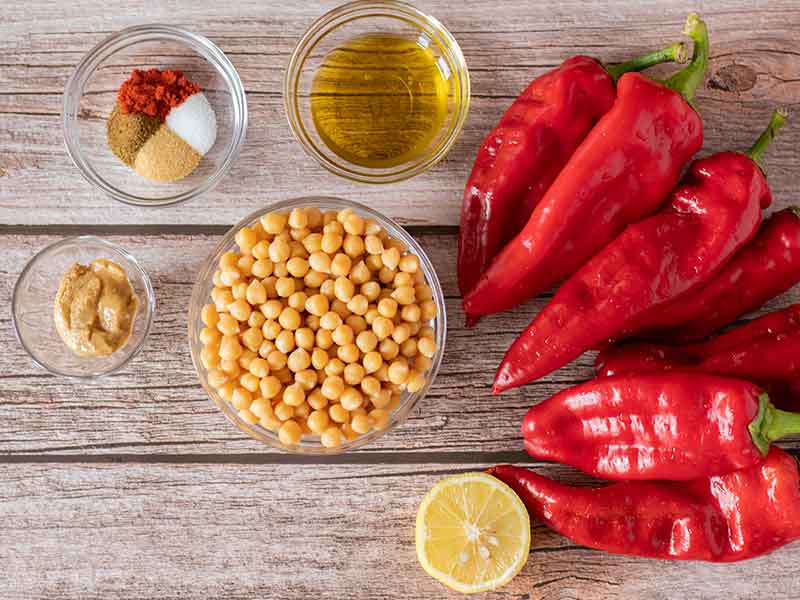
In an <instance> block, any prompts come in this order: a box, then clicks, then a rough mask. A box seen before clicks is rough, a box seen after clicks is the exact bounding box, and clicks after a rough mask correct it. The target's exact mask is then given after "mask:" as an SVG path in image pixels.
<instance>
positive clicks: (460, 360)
mask: <svg viewBox="0 0 800 600" xmlns="http://www.w3.org/2000/svg"><path fill="white" fill-rule="evenodd" d="M56 239H57V238H56V237H54V236H46V235H6V236H0V273H2V275H3V276H2V277H1V278H0V303H2V304H3V305H6V306H7V305H8V304H9V303H10V298H11V293H12V289H13V285H14V282H15V281H16V278H17V275H18V273H19V271H20V270H21V269H22V267H23V266H24V265H25V263H26V262H27V260H28V259H29V258H30V257H31V256H32V255H33V254H34V253H35V252H36V251H37V250H39V249H41V248H42V247H44V246H45V245H47V244H49V243H52V242H53V241H55V240H56ZM110 239H112V240H113V241H115V242H117V243H120V244H122V245H123V246H124V247H126V248H128V249H129V250H130V251H131V252H132V253H133V254H134V256H136V257H137V259H139V260H140V261H141V262H142V264H143V266H144V267H145V269H147V271H148V272H149V273H150V276H151V278H152V280H153V284H154V286H155V289H156V294H157V297H158V309H157V314H156V321H155V324H154V326H153V330H152V332H151V336H150V338H149V341H148V343H147V346H146V347H145V349H144V350H143V351H142V353H141V354H140V355H139V356H138V357H137V358H136V359H135V360H134V361H133V362H132V363H131V364H130V365H129V366H127V367H126V368H125V369H124V370H123V371H122V372H121V373H119V374H118V375H114V376H112V377H110V378H107V379H103V380H100V381H97V382H93V383H92V384H83V383H78V382H74V381H71V380H66V379H63V378H56V377H51V376H49V375H47V374H45V373H44V372H43V371H42V370H41V369H39V368H37V367H35V366H34V365H33V364H32V363H31V362H30V360H29V358H28V357H27V355H26V354H25V353H24V350H23V349H22V347H21V346H20V345H19V344H18V343H17V341H16V340H15V339H14V334H13V332H12V328H11V323H10V320H9V313H5V314H2V315H0V348H3V352H0V421H2V422H3V424H4V426H3V429H2V432H0V454H21V453H27V454H29V453H34V454H39V453H55V454H109V453H115V452H116V453H135V454H138V453H145V454H148V453H156V454H194V453H208V452H236V453H267V454H271V453H272V452H271V451H270V450H269V448H266V447H264V446H263V445H261V444H259V443H257V442H255V441H252V440H250V439H249V438H248V437H246V436H245V435H244V434H242V433H240V432H239V430H238V429H236V428H235V427H233V426H232V425H230V424H229V423H227V422H226V421H225V419H224V417H223V416H222V415H221V414H220V413H219V411H218V410H217V408H216V407H215V406H214V405H213V404H212V403H211V402H210V400H208V398H207V397H206V395H205V393H204V392H203V390H202V388H201V387H200V386H199V384H198V383H197V378H196V375H195V373H194V371H193V369H192V365H191V360H190V358H189V351H188V344H187V340H186V312H187V307H188V302H189V296H190V293H191V286H192V285H193V283H194V277H195V273H196V272H197V271H198V270H199V267H200V264H201V263H202V261H203V260H204V259H205V257H206V255H207V254H208V253H209V252H210V251H211V249H212V248H213V246H214V245H215V244H216V242H217V240H218V238H217V237H216V236H208V235H158V236H146V235H142V236H140V235H135V236H133V235H129V236H114V237H111V238H110ZM418 239H419V240H420V241H421V243H422V244H423V246H424V247H425V249H426V251H427V253H428V254H429V256H430V258H431V260H432V261H433V263H434V266H435V267H436V270H437V272H438V273H439V275H440V277H441V278H442V285H443V287H444V290H445V294H446V295H447V297H448V300H447V306H448V318H449V334H448V338H447V346H446V354H445V360H444V363H443V366H442V368H441V371H440V372H439V376H438V378H437V380H436V383H435V385H434V387H433V389H432V390H431V392H430V394H429V395H428V396H427V397H426V398H425V400H424V401H423V402H422V403H421V404H420V405H419V406H418V408H417V409H416V410H415V411H414V412H413V413H412V415H411V417H410V418H409V420H408V421H407V422H406V423H405V424H404V425H402V426H401V427H399V428H398V429H396V430H395V431H393V432H391V433H390V434H388V435H386V436H385V437H383V438H382V439H381V440H379V441H377V442H376V443H375V444H373V445H371V446H369V447H368V448H367V449H365V450H364V452H366V453H371V452H372V453H377V454H379V455H380V456H378V457H376V460H381V459H383V458H385V457H386V456H387V455H385V454H384V453H386V452H391V451H405V452H420V453H431V452H434V453H435V452H467V453H469V452H481V451H484V452H518V451H519V450H520V449H521V444H520V435H519V423H520V419H521V418H522V415H523V414H524V413H525V411H526V410H527V408H528V407H529V406H530V405H531V404H532V403H534V402H536V401H537V400H541V399H543V398H546V397H548V396H550V395H552V394H553V393H555V392H556V391H558V390H559V389H561V388H563V387H564V386H567V385H571V384H574V383H577V382H579V381H583V380H585V379H587V378H589V377H591V374H592V369H591V365H592V355H591V354H587V355H586V356H584V357H582V358H581V359H579V360H578V361H576V363H574V364H572V365H569V366H567V367H565V368H563V369H561V370H559V371H557V372H555V373H553V374H551V375H549V376H548V377H546V378H544V379H542V380H541V381H540V382H537V383H534V384H531V385H528V386H525V387H524V388H521V389H516V390H512V391H510V392H507V393H505V394H502V395H500V396H492V395H491V392H490V385H491V381H492V378H493V374H494V371H495V368H496V366H497V364H498V363H499V361H500V359H501V358H502V356H503V354H504V352H505V350H506V348H507V347H508V346H509V344H510V343H511V342H512V341H513V339H514V337H515V336H516V335H517V334H518V333H519V332H520V331H522V329H523V328H524V327H525V325H526V324H527V323H528V321H529V319H530V318H531V316H532V315H533V314H534V312H535V311H536V310H538V309H539V308H541V306H542V305H543V304H544V302H545V298H540V299H538V300H536V301H534V302H531V303H528V304H527V305H525V306H523V307H519V308H517V309H515V310H513V311H511V312H509V313H507V314H504V315H498V316H495V317H492V318H489V319H485V320H484V321H483V322H482V323H481V324H480V325H479V326H478V327H477V328H475V329H473V330H467V329H465V328H464V327H463V313H462V312H461V308H460V300H459V298H458V291H457V285H456V280H455V272H454V265H455V248H456V240H455V235H454V234H452V233H444V234H439V233H425V234H422V235H419V236H418ZM797 301H800V295H799V294H798V290H795V291H793V292H791V293H789V294H786V295H785V296H784V297H781V298H779V299H776V300H775V301H773V302H771V303H770V305H769V306H768V307H767V308H768V309H770V310H771V309H775V308H777V307H779V306H783V305H785V304H788V303H790V302H797Z"/></svg>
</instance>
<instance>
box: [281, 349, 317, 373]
mask: <svg viewBox="0 0 800 600" xmlns="http://www.w3.org/2000/svg"><path fill="white" fill-rule="evenodd" d="M286 365H287V366H288V367H289V370H290V371H292V372H294V373H297V372H299V371H302V370H304V369H307V368H308V367H310V366H311V355H310V354H309V353H308V352H307V351H306V350H304V349H303V348H297V349H296V350H295V351H294V352H292V353H291V354H290V355H289V358H288V359H287V361H286Z"/></svg>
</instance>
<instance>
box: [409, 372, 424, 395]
mask: <svg viewBox="0 0 800 600" xmlns="http://www.w3.org/2000/svg"><path fill="white" fill-rule="evenodd" d="M423 387H425V376H424V375H423V374H422V373H420V372H419V371H411V372H410V373H409V374H408V379H406V389H407V390H408V391H409V392H411V393H412V394H414V393H416V392H418V391H420V390H421V389H422V388H423Z"/></svg>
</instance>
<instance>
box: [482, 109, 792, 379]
mask: <svg viewBox="0 0 800 600" xmlns="http://www.w3.org/2000/svg"><path fill="white" fill-rule="evenodd" d="M776 115H777V113H776ZM781 123H782V120H781V119H780V118H777V117H773V119H772V121H771V122H770V125H769V127H768V128H767V130H766V131H765V133H764V134H762V135H761V137H759V139H758V141H757V142H756V144H754V145H753V147H752V148H750V150H748V151H747V153H746V154H740V153H738V152H722V153H719V154H714V155H712V156H709V157H708V158H703V159H700V160H696V161H695V162H694V163H692V165H691V167H690V168H689V172H688V174H687V175H686V177H685V179H684V182H683V184H682V185H681V186H680V187H678V188H677V189H676V190H675V191H674V192H673V193H672V195H671V197H670V201H669V204H668V205H667V206H665V207H664V209H662V210H661V211H660V212H659V213H658V214H656V215H654V216H652V217H650V218H648V219H645V220H643V221H640V222H639V223H636V224H634V225H630V226H629V227H628V228H627V229H626V230H625V231H624V232H623V233H622V234H620V236H619V237H618V238H617V239H615V240H614V241H613V242H611V243H610V244H609V245H608V246H606V247H605V248H604V249H603V250H602V251H601V252H600V253H599V254H597V255H596V256H595V257H594V258H592V259H591V260H590V261H589V262H588V263H586V265H584V266H583V267H582V268H581V269H580V270H579V271H578V272H577V273H575V274H574V275H573V276H572V277H570V279H569V280H567V281H566V282H565V283H564V284H563V285H562V286H561V287H560V288H559V290H558V291H557V292H556V294H555V295H554V296H553V298H552V299H551V300H550V302H549V303H548V304H547V305H546V306H545V307H544V309H543V310H542V311H541V312H540V313H539V314H538V315H537V316H536V318H535V319H534V320H533V322H532V323H531V324H530V325H529V326H528V328H527V329H526V330H525V331H524V332H523V333H522V334H521V335H520V336H519V337H518V338H517V339H516V340H515V341H514V343H513V344H512V346H511V348H509V350H508V352H507V353H506V355H505V357H504V358H503V362H502V363H501V364H500V367H499V369H498V370H497V375H496V376H495V382H494V391H495V393H498V392H502V391H503V390H506V389H508V388H512V387H516V386H518V385H522V384H524V383H527V382H529V381H533V380H535V379H538V378H539V377H542V376H544V375H546V374H548V373H550V372H551V371H553V370H555V369H558V368H559V367H562V366H564V365H565V364H567V363H568V362H570V361H571V360H573V359H575V358H577V357H578V356H580V355H581V354H582V353H583V352H585V351H586V350H588V349H590V348H593V347H597V346H598V345H600V344H602V343H604V342H605V341H607V340H610V339H617V338H619V337H620V336H623V335H625V334H626V333H628V332H630V331H636V330H637V329H639V327H638V324H639V323H641V322H642V321H643V320H646V318H647V317H648V315H649V314H652V313H653V312H654V311H658V310H660V309H661V308H663V307H664V306H666V305H667V304H668V303H670V302H672V301H673V300H676V299H678V298H680V297H681V296H682V295H683V294H686V293H688V292H693V291H695V290H696V289H698V288H699V287H700V286H702V285H704V284H705V283H707V282H708V281H710V280H711V278H712V277H714V276H715V275H716V274H717V272H718V271H719V270H720V269H721V268H722V267H723V266H724V265H725V263H727V262H728V260H729V259H730V258H731V256H733V254H734V253H735V252H736V251H737V250H738V249H739V248H740V247H741V246H743V245H744V244H745V243H746V242H747V241H748V240H749V239H750V238H751V237H752V236H753V235H754V234H755V233H756V230H757V229H758V226H759V223H760V221H761V210H762V209H763V208H766V207H767V206H769V204H770V203H771V201H772V196H771V194H770V191H769V186H768V185H767V181H766V178H765V177H764V173H763V172H762V171H761V168H760V167H759V165H758V163H757V162H756V161H757V160H758V159H759V158H760V157H761V154H762V153H763V151H764V149H765V148H766V145H767V144H768V142H769V140H771V139H772V135H773V134H774V130H775V129H777V128H778V127H780V124H781Z"/></svg>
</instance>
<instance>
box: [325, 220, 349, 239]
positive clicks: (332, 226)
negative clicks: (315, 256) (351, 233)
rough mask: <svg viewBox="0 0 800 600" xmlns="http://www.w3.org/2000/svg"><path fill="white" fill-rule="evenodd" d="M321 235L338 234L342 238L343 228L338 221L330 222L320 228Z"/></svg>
mask: <svg viewBox="0 0 800 600" xmlns="http://www.w3.org/2000/svg"><path fill="white" fill-rule="evenodd" d="M322 232H323V233H338V234H340V235H342V236H344V227H342V224H341V223H340V222H338V221H331V222H330V223H325V226H324V227H323V228H322Z"/></svg>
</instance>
